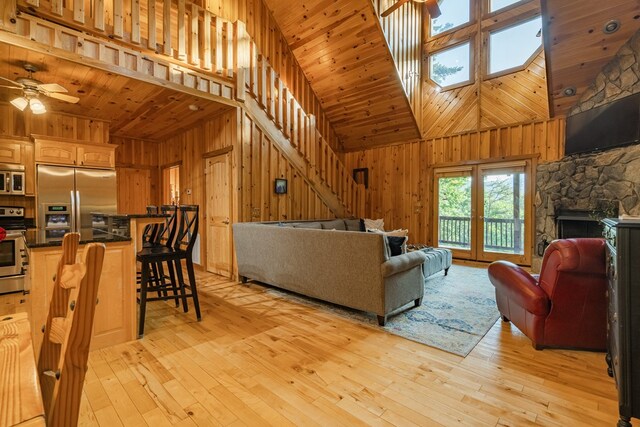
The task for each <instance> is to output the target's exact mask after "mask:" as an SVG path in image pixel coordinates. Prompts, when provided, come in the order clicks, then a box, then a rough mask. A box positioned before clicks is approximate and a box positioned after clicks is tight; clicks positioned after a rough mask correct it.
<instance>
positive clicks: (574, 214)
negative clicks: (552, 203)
mask: <svg viewBox="0 0 640 427" xmlns="http://www.w3.org/2000/svg"><path fill="white" fill-rule="evenodd" d="M601 217H602V216H601V215H598V213H597V212H593V211H585V210H579V209H559V210H558V211H557V213H556V230H557V233H558V239H571V238H576V237H602V224H601V223H600V220H599V219H598V218H601Z"/></svg>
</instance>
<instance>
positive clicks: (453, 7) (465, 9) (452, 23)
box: [429, 0, 471, 37]
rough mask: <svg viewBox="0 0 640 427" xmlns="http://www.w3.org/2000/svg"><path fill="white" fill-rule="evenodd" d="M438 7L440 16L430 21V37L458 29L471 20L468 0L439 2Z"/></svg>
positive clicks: (444, 0)
mask: <svg viewBox="0 0 640 427" xmlns="http://www.w3.org/2000/svg"><path fill="white" fill-rule="evenodd" d="M439 6H440V11H441V12H442V14H441V15H440V16H439V17H437V18H435V19H431V25H430V29H429V32H430V34H431V37H433V36H436V35H438V34H440V33H444V32H445V31H449V30H450V29H452V28H456V27H460V26H461V25H464V24H466V23H468V22H469V21H470V20H471V4H470V0H441V1H440V2H439Z"/></svg>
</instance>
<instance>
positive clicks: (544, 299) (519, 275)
mask: <svg viewBox="0 0 640 427" xmlns="http://www.w3.org/2000/svg"><path fill="white" fill-rule="evenodd" d="M488 272H489V280H491V283H492V284H493V286H494V287H495V288H496V293H502V294H504V295H505V296H507V298H509V300H511V301H512V302H514V303H515V304H518V305H519V306H520V307H523V308H524V309H525V310H527V311H528V312H529V313H532V314H535V315H537V316H544V315H546V314H548V313H549V297H548V296H547V294H546V293H545V292H544V291H543V290H542V289H541V288H540V286H538V283H537V282H536V280H535V279H534V278H533V277H532V276H531V274H529V273H527V272H526V271H525V270H524V269H522V268H520V267H518V266H517V265H515V264H513V263H511V262H508V261H496V262H494V263H492V264H491V265H490V266H489V271H488Z"/></svg>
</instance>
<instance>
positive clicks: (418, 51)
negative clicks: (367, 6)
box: [373, 0, 423, 128]
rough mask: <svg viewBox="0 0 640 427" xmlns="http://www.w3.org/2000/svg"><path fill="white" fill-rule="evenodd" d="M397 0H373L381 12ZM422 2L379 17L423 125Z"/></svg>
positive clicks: (399, 73)
mask: <svg viewBox="0 0 640 427" xmlns="http://www.w3.org/2000/svg"><path fill="white" fill-rule="evenodd" d="M394 3H395V0H373V5H374V7H375V9H376V10H377V11H378V16H379V15H380V13H382V12H384V11H385V10H387V9H388V8H389V7H390V6H392V5H393V4H394ZM422 6H423V5H422V4H420V3H417V2H412V1H410V2H409V3H406V4H405V5H404V6H402V7H401V8H400V9H399V10H396V11H395V12H394V13H392V14H391V15H389V16H387V17H386V18H381V19H380V24H381V26H382V30H383V31H384V35H385V38H386V39H387V43H388V44H389V49H390V50H391V54H392V55H393V59H394V60H395V63H396V68H397V69H398V75H399V76H400V80H401V81H402V85H403V86H404V90H405V92H406V93H407V97H408V98H409V101H410V103H411V108H412V110H413V113H414V115H415V116H416V119H417V120H418V125H419V126H420V128H422V124H421V121H422V120H421V119H422V96H421V91H420V88H421V82H420V76H421V75H422V74H421V63H422V43H421V42H422V37H421V35H422Z"/></svg>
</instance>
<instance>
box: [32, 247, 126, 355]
mask: <svg viewBox="0 0 640 427" xmlns="http://www.w3.org/2000/svg"><path fill="white" fill-rule="evenodd" d="M105 245H106V252H105V255H104V263H103V265H102V274H101V277H100V284H99V288H98V305H97V306H96V312H95V318H94V323H93V337H92V339H91V349H92V350H95V349H99V348H103V347H107V346H110V345H114V344H119V343H122V342H126V341H131V340H133V339H135V337H136V335H135V326H136V288H135V282H134V280H135V263H134V261H135V257H134V253H133V247H132V242H130V241H128V242H111V243H106V244H105ZM83 251H84V245H81V246H80V247H79V249H78V261H79V260H80V259H81V257H82V253H83ZM29 255H30V265H29V274H28V286H29V288H30V298H31V321H32V324H31V325H32V331H33V332H32V333H33V347H34V350H35V352H36V354H39V352H40V347H41V345H42V327H43V325H44V324H45V323H46V322H47V314H48V312H49V303H50V299H51V295H52V292H53V284H54V277H55V274H56V272H57V266H58V261H59V260H60V256H61V255H62V248H61V247H60V246H54V247H44V248H32V249H29Z"/></svg>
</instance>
